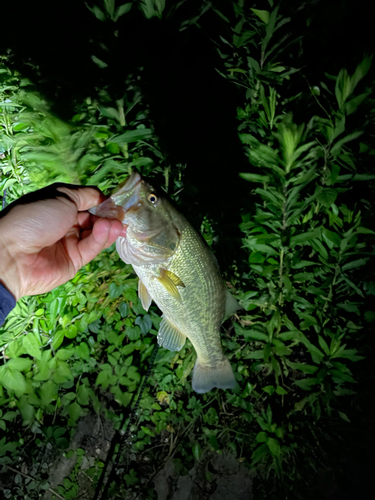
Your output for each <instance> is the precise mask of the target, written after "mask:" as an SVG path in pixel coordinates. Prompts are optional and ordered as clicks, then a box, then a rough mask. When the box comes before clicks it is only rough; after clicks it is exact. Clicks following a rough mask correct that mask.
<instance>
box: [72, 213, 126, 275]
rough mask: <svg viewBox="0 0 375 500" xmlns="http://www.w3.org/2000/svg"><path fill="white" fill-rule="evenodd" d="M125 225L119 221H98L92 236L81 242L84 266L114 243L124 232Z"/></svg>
mask: <svg viewBox="0 0 375 500" xmlns="http://www.w3.org/2000/svg"><path fill="white" fill-rule="evenodd" d="M123 229H124V227H123V225H122V224H121V222H120V221H119V220H108V219H98V220H97V221H96V222H95V223H94V225H93V228H92V231H91V234H90V235H89V236H87V238H84V239H83V240H81V241H79V243H78V250H79V253H80V255H81V259H82V264H81V265H82V266H84V265H85V264H87V263H88V262H90V261H91V260H92V259H93V258H94V257H96V256H97V255H98V253H100V252H101V251H102V250H104V249H105V248H108V247H109V246H111V245H112V243H114V242H115V241H116V240H117V238H118V237H119V236H120V234H121V233H122V232H123Z"/></svg>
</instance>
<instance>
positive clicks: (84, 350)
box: [75, 342, 90, 359]
mask: <svg viewBox="0 0 375 500" xmlns="http://www.w3.org/2000/svg"><path fill="white" fill-rule="evenodd" d="M75 351H76V354H77V356H79V357H80V358H82V359H88V358H89V357H90V349H89V346H88V345H87V344H86V342H81V343H80V344H79V345H77V347H76V349H75Z"/></svg>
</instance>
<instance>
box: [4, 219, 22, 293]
mask: <svg viewBox="0 0 375 500" xmlns="http://www.w3.org/2000/svg"><path fill="white" fill-rule="evenodd" d="M1 222H2V221H1V220H0V283H1V284H2V285H3V287H4V288H6V289H7V290H8V292H10V293H11V294H12V295H13V297H14V298H15V300H16V301H17V300H18V299H20V298H21V297H22V294H21V292H20V279H19V272H18V269H17V265H16V261H15V259H14V258H13V257H12V255H11V251H10V250H9V249H8V247H7V242H6V237H5V234H4V233H5V229H4V231H3V227H2V225H1Z"/></svg>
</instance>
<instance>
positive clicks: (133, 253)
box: [89, 170, 180, 265]
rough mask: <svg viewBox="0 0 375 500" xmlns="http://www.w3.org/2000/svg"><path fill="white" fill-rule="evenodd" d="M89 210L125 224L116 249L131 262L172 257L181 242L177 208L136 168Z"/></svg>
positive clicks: (158, 260) (140, 263) (144, 262)
mask: <svg viewBox="0 0 375 500" xmlns="http://www.w3.org/2000/svg"><path fill="white" fill-rule="evenodd" d="M89 212H90V213H92V214H93V215H96V216H98V217H105V218H109V219H118V220H120V221H121V222H122V223H123V224H124V225H125V227H126V238H119V240H118V242H117V250H118V252H119V254H120V257H121V258H122V259H123V260H124V261H125V262H127V263H129V264H134V265H142V264H149V263H152V262H154V263H156V262H162V261H164V260H166V259H168V258H170V257H171V256H172V255H173V254H174V253H175V251H176V250H177V247H178V245H179V241H180V232H179V230H178V229H177V227H176V224H175V223H174V217H173V215H174V214H175V213H177V212H176V210H175V209H174V208H173V207H172V205H171V204H170V203H169V202H168V200H167V199H166V197H165V195H163V193H162V191H160V190H158V189H157V188H155V187H153V186H152V185H151V184H149V183H148V182H147V181H146V180H145V179H144V178H142V177H141V175H140V174H139V172H137V171H136V170H133V172H132V173H131V175H130V176H129V177H128V179H127V180H126V181H125V182H124V183H122V184H120V185H119V186H118V188H117V189H116V190H115V191H114V192H113V194H112V195H111V196H110V197H109V198H108V199H107V200H105V201H104V202H103V203H101V204H100V205H98V206H96V207H93V208H92V209H90V210H89ZM120 240H121V241H120Z"/></svg>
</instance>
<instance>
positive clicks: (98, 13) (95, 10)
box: [86, 3, 106, 21]
mask: <svg viewBox="0 0 375 500" xmlns="http://www.w3.org/2000/svg"><path fill="white" fill-rule="evenodd" d="M86 7H87V8H88V9H89V10H90V11H91V12H92V13H93V14H94V16H95V17H96V18H97V19H99V21H105V20H106V16H105V14H104V12H103V11H102V10H100V9H99V7H97V6H96V5H94V6H93V7H90V6H89V5H87V3H86Z"/></svg>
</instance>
